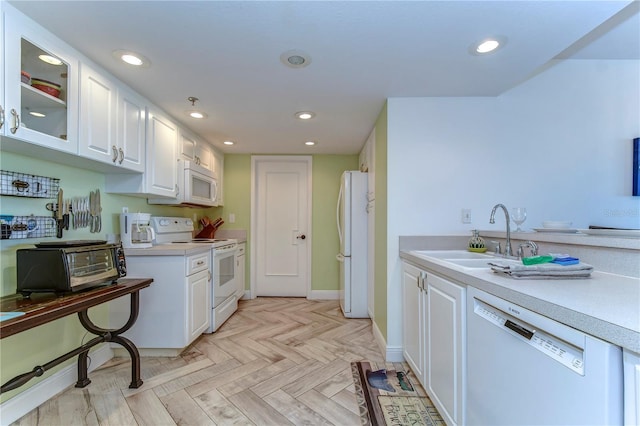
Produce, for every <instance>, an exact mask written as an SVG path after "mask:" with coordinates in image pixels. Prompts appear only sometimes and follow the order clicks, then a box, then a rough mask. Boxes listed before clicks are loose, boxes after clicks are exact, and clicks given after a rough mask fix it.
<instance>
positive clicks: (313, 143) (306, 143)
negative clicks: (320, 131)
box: [304, 141, 316, 146]
mask: <svg viewBox="0 0 640 426" xmlns="http://www.w3.org/2000/svg"><path fill="white" fill-rule="evenodd" d="M304 144H305V145H308V146H313V145H315V144H316V143H315V142H314V141H306V142H305V143H304Z"/></svg>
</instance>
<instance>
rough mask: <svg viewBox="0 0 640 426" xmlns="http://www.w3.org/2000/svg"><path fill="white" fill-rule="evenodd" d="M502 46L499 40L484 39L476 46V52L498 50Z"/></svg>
mask: <svg viewBox="0 0 640 426" xmlns="http://www.w3.org/2000/svg"><path fill="white" fill-rule="evenodd" d="M498 46H500V42H499V41H498V40H487V41H483V42H482V43H480V44H479V45H478V47H476V52H478V53H489V52H492V51H494V50H496V49H497V48H498Z"/></svg>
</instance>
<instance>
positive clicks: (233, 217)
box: [229, 213, 236, 223]
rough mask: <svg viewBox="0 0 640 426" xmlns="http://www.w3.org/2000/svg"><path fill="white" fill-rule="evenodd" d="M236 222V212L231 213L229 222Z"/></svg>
mask: <svg viewBox="0 0 640 426" xmlns="http://www.w3.org/2000/svg"><path fill="white" fill-rule="evenodd" d="M235 222H236V215H235V213H229V223H235Z"/></svg>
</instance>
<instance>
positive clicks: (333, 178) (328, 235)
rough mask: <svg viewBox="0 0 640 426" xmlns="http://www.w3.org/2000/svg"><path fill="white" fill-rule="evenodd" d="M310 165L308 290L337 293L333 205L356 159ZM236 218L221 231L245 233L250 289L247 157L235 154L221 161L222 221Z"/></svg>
mask: <svg viewBox="0 0 640 426" xmlns="http://www.w3.org/2000/svg"><path fill="white" fill-rule="evenodd" d="M312 158H313V160H312V161H313V165H312V173H313V174H312V185H313V187H312V197H313V199H312V229H311V233H312V234H311V239H312V241H311V250H312V261H311V288H312V289H313V290H338V279H339V276H338V273H339V271H338V262H336V254H337V253H338V249H339V242H338V235H337V231H335V229H336V223H335V220H336V219H335V216H336V211H335V209H336V202H337V200H338V190H339V188H340V175H341V174H342V172H343V171H345V170H357V169H358V156H357V155H313V156H312ZM230 213H233V214H235V216H236V223H234V224H229V225H227V224H225V229H246V230H247V263H246V265H247V266H246V277H247V281H246V285H247V288H249V286H250V282H249V279H250V276H251V275H250V271H251V269H250V268H251V266H250V265H249V263H250V262H249V261H248V260H249V254H248V253H249V250H250V244H251V235H250V226H251V155H250V154H245V155H241V154H237V155H232V154H230V155H225V157H224V207H223V208H222V215H223V216H222V217H223V218H224V220H225V221H227V220H228V218H229V214H230Z"/></svg>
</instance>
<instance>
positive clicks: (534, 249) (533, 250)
mask: <svg viewBox="0 0 640 426" xmlns="http://www.w3.org/2000/svg"><path fill="white" fill-rule="evenodd" d="M525 247H529V248H530V249H531V256H537V255H538V245H537V244H536V243H534V242H533V241H531V240H527V241H525V242H524V243H522V244H520V245H519V246H518V259H522V258H523V257H524V248H525Z"/></svg>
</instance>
